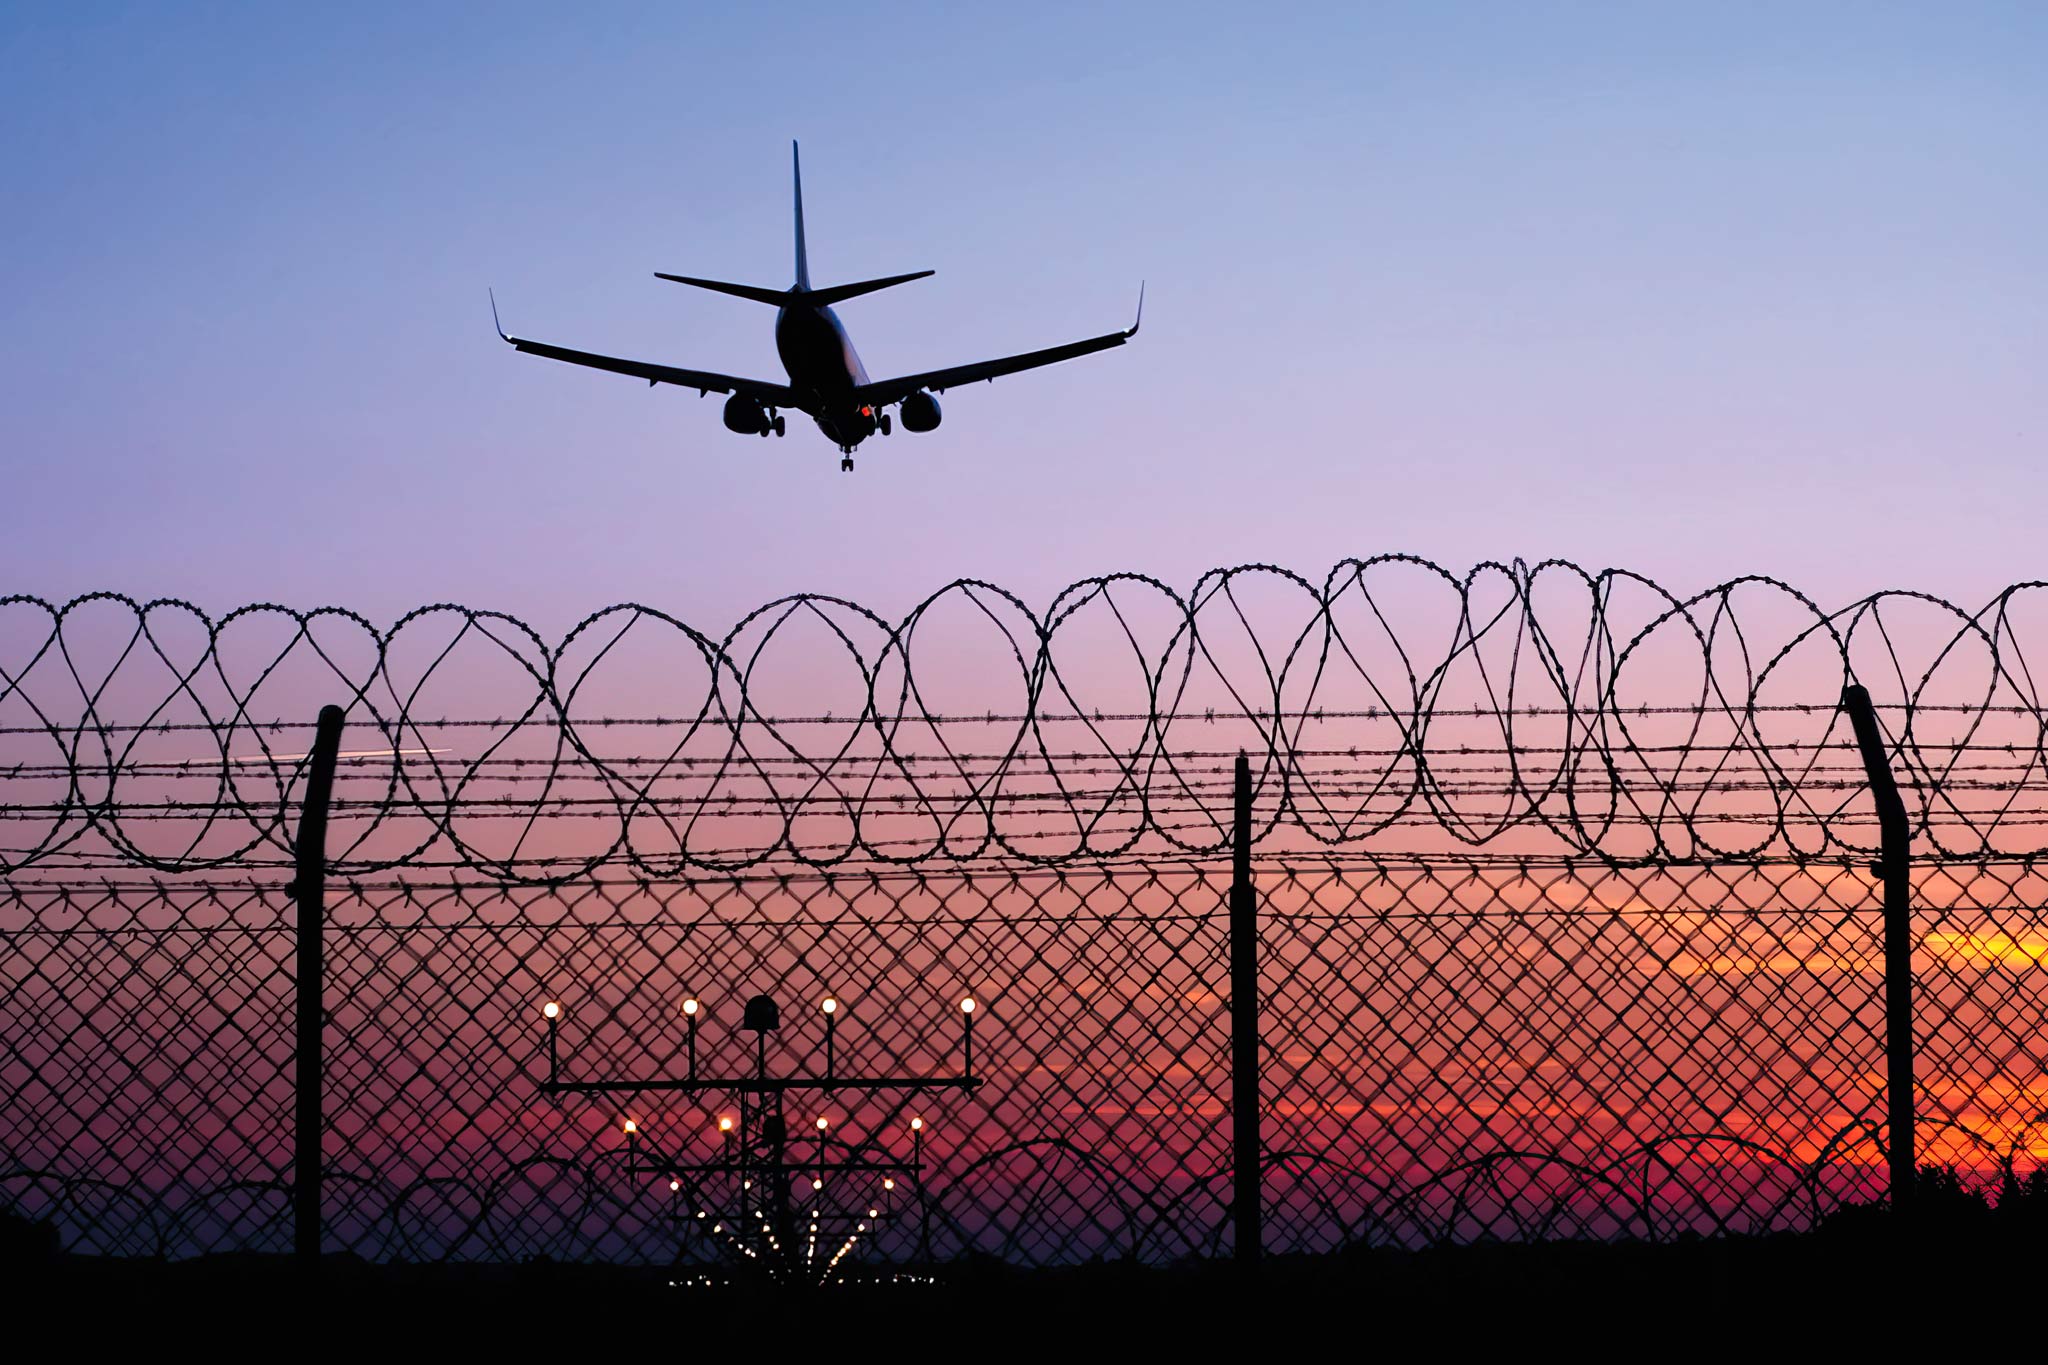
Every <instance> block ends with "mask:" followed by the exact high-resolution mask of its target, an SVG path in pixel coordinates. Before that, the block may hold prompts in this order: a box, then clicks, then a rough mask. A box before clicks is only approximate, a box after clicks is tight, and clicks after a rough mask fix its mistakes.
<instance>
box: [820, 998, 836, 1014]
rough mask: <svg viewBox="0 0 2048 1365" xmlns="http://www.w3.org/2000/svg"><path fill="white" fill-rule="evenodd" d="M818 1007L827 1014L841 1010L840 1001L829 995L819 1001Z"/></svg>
mask: <svg viewBox="0 0 2048 1365" xmlns="http://www.w3.org/2000/svg"><path fill="white" fill-rule="evenodd" d="M818 1008H819V1009H821V1010H823V1011H825V1013H827V1014H836V1013H838V1012H839V1002H838V1001H837V1000H836V999H834V998H833V997H831V996H829V995H828V996H826V997H825V998H824V999H823V1000H820V1001H819V1002H818Z"/></svg>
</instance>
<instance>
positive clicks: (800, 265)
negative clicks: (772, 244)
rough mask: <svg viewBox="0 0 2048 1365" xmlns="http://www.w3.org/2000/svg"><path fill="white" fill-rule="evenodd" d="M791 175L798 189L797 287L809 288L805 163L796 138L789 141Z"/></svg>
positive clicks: (791, 179) (809, 263) (792, 181)
mask: <svg viewBox="0 0 2048 1365" xmlns="http://www.w3.org/2000/svg"><path fill="white" fill-rule="evenodd" d="M789 175H790V181H791V183H792V184H793V185H794V186H795V190H796V287H797V288H798V289H809V288H810V287H811V260H810V257H809V256H808V255H806V254H805V252H804V163H803V158H802V157H801V156H800V155H799V154H798V152H797V147H796V139H794V138H791V139H790V143H789Z"/></svg>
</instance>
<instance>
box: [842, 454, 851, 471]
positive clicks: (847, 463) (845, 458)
mask: <svg viewBox="0 0 2048 1365" xmlns="http://www.w3.org/2000/svg"><path fill="white" fill-rule="evenodd" d="M839 472H840V473H842V474H851V473H852V472H853V456H851V455H841V456H840V457H839Z"/></svg>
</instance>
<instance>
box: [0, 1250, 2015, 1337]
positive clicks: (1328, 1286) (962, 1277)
mask: <svg viewBox="0 0 2048 1365" xmlns="http://www.w3.org/2000/svg"><path fill="white" fill-rule="evenodd" d="M688 1273H689V1272H683V1271H676V1272H669V1271H649V1270H622V1269H615V1268H608V1267H595V1266H572V1265H555V1264H545V1263H543V1264H528V1265H519V1266H373V1265H367V1264H364V1263H361V1262H357V1261H352V1260H347V1259H339V1258H336V1259H329V1260H328V1261H326V1262H324V1263H323V1264H322V1265H321V1266H320V1267H319V1269H318V1271H317V1273H315V1274H314V1275H312V1276H308V1275H306V1274H304V1273H303V1272H302V1271H301V1270H300V1268H298V1267H296V1266H294V1265H293V1264H291V1263H290V1262H288V1261H284V1260H281V1259H275V1258H266V1257H243V1256H222V1257H207V1258H201V1259H197V1260H190V1261H182V1262H172V1263H158V1262H149V1261H109V1260H96V1259H88V1258H76V1257H65V1256H58V1257H54V1258H50V1257H34V1258H30V1259H28V1260H22V1259H15V1260H14V1261H13V1263H12V1264H11V1265H8V1266H5V1267H0V1276H4V1282H0V1302H5V1303H8V1304H10V1305H11V1306H10V1308H9V1310H8V1317H9V1318H10V1319H11V1320H12V1321H13V1322H14V1323H16V1324H17V1325H19V1324H23V1323H27V1322H31V1321H33V1322H37V1323H39V1324H46V1325H56V1326H59V1327H60V1330H63V1329H64V1328H66V1327H68V1329H69V1336H68V1339H69V1340H70V1341H71V1342H72V1343H73V1344H74V1345H77V1344H83V1343H84V1342H87V1341H90V1342H92V1343H94V1347H93V1354H98V1353H100V1352H101V1351H111V1352H112V1353H114V1354H117V1355H125V1354H126V1352H125V1351H122V1350H119V1349H118V1348H117V1347H116V1346H115V1343H116V1342H117V1341H119V1340H122V1339H127V1340H131V1341H133V1340H140V1341H143V1342H146V1343H149V1344H150V1345H151V1346H153V1347H156V1348H159V1349H161V1350H164V1351H169V1352H171V1353H173V1354H174V1355H178V1356H182V1355H183V1353H184V1352H185V1351H187V1350H191V1349H194V1348H197V1349H200V1350H205V1351H208V1352H210V1353H211V1354H213V1355H216V1356H218V1357H220V1358H224V1359H243V1358H256V1357H258V1356H260V1357H262V1358H265V1359H276V1358H282V1359H287V1360H290V1359H323V1360H324V1359H333V1358H344V1357H348V1358H355V1357H359V1356H363V1355H370V1356H374V1357H377V1358H382V1359H390V1358H397V1359H415V1358H421V1359H424V1358H428V1357H429V1356H431V1357H434V1358H443V1359H446V1358H454V1359H464V1360H466V1359H481V1358H498V1357H513V1358H523V1359H535V1358H541V1359H550V1360H552V1359H604V1360H610V1361H634V1362H638V1361H642V1360H654V1359H692V1358H696V1357H697V1356H699V1355H700V1354H701V1353H702V1352H704V1351H706V1350H709V1349H711V1348H714V1347H716V1348H718V1349H719V1350H720V1352H721V1353H720V1354H719V1355H718V1356H717V1357H716V1358H717V1359H718V1360H720V1361H722V1362H723V1361H731V1362H734V1365H753V1361H755V1360H756V1359H759V1360H764V1361H765V1360H767V1359H778V1360H780V1359H794V1360H805V1361H822V1360H836V1359H845V1358H851V1359H856V1360H868V1359H878V1358H894V1359H899V1360H901V1359H915V1360H946V1361H957V1362H969V1361H975V1360H981V1359H990V1358H993V1359H1008V1358H1013V1357H1015V1356H1018V1355H1020V1354H1024V1353H1027V1352H1028V1353H1029V1354H1031V1355H1033V1356H1034V1357H1042V1356H1045V1355H1046V1354H1047V1353H1048V1352H1054V1351H1056V1352H1059V1353H1060V1354H1058V1355H1054V1356H1051V1357H1050V1358H1052V1359H1056V1360H1070V1359H1081V1360H1094V1359H1104V1358H1115V1359H1124V1358H1130V1357H1132V1356H1134V1355H1135V1356H1137V1357H1139V1358H1146V1359H1149V1358H1152V1355H1153V1352H1154V1351H1155V1350H1156V1351H1162V1352H1164V1351H1170V1352H1171V1353H1172V1354H1173V1355H1174V1356H1176V1357H1180V1356H1186V1355H1192V1356H1194V1357H1195V1358H1202V1357H1205V1356H1208V1355H1211V1354H1214V1353H1217V1352H1224V1351H1230V1352H1235V1351H1236V1350H1237V1349H1238V1348H1239V1347H1240V1346H1244V1345H1249V1346H1250V1348H1251V1350H1250V1354H1252V1355H1255V1356H1257V1357H1259V1358H1262V1359H1264V1358H1272V1359H1281V1360H1293V1359H1301V1358H1307V1359H1312V1360H1327V1359H1346V1360H1349V1359H1357V1358H1360V1357H1361V1356H1366V1355H1373V1354H1384V1353H1388V1352H1390V1351H1393V1350H1395V1349H1400V1350H1402V1351H1403V1353H1404V1354H1405V1353H1406V1352H1407V1351H1408V1350H1411V1349H1414V1348H1416V1347H1418V1346H1421V1347H1430V1346H1434V1347H1440V1348H1442V1349H1443V1351H1444V1352H1446V1353H1447V1354H1448V1355H1449V1356H1450V1357H1451V1358H1459V1357H1461V1356H1463V1355H1464V1354H1466V1353H1467V1352H1468V1351H1477V1350H1481V1349H1486V1350H1488V1352H1489V1353H1491V1349H1492V1348H1493V1347H1495V1346H1496V1345H1500V1344H1511V1345H1513V1346H1515V1347H1519V1348H1522V1349H1524V1350H1528V1349H1537V1350H1539V1353H1540V1354H1541V1355H1542V1356H1545V1357H1547V1356H1549V1355H1552V1354H1558V1353H1570V1354H1573V1355H1579V1356H1586V1357H1591V1358H1605V1357H1612V1356H1617V1355H1619V1356H1628V1357H1637V1358H1640V1357H1642V1356H1645V1355H1649V1356H1655V1357H1664V1356H1674V1355H1675V1356H1680V1357H1687V1356H1692V1355H1696V1354H1697V1355H1709V1354H1711V1355H1723V1356H1725V1355H1728V1354H1730V1353H1739V1354H1741V1355H1745V1356H1750V1355H1755V1356H1760V1357H1762V1358H1773V1357H1775V1356H1776V1355H1777V1354H1778V1350H1777V1348H1788V1349H1789V1348H1792V1347H1795V1346H1797V1347H1799V1348H1800V1349H1801V1352H1802V1353H1806V1352H1807V1351H1808V1349H1810V1348H1816V1347H1817V1348H1821V1349H1825V1348H1827V1347H1828V1346H1830V1345H1832V1346H1836V1347H1840V1346H1842V1345H1845V1344H1846V1343H1848V1342H1851V1341H1854V1342H1858V1343H1864V1344H1872V1343H1875V1344H1876V1345H1878V1346H1880V1347H1882V1346H1891V1347H1893V1348H1897V1347H1900V1346H1903V1345H1904V1344H1906V1343H1907V1342H1908V1341H1914V1342H1919V1341H1926V1340H1934V1341H1942V1340H1946V1341H1947V1342H1948V1347H1947V1349H1946V1350H1940V1351H1939V1352H1938V1353H1939V1354H1940V1355H1957V1354H1968V1355H1970V1356H1973V1357H1981V1356H1982V1354H1983V1353H1984V1351H1985V1350H1986V1349H1987V1348H1989V1347H1990V1346H1991V1345H1992V1344H1993V1343H1994V1342H2004V1341H2010V1342H2011V1343H2012V1344H2013V1349H2016V1350H2017V1351H2018V1352H2019V1354H2018V1355H2017V1356H2015V1357H2013V1358H2014V1359H2041V1358H2044V1356H2048V1242H2044V1240H2043V1239H2041V1238H2039V1237H2036V1236H2034V1235H2032V1230H2031V1229H2030V1230H2029V1235H2025V1236H2012V1235H1999V1236H1994V1237H1982V1238H1978V1237H1970V1238H1962V1239H1958V1238H1956V1237H1952V1236H1939V1237H1919V1238H1903V1237H1899V1236H1896V1235H1895V1233H1894V1230H1893V1229H1891V1228H1888V1227H1885V1226H1882V1225H1878V1226H1873V1227H1867V1228H1862V1229H1855V1230H1852V1231H1849V1232H1844V1233H1835V1232H1826V1231H1824V1232H1822V1233H1818V1234H1811V1235H1805V1236H1776V1237H1764V1238H1735V1239H1721V1240H1712V1241H1686V1242H1679V1243H1676V1244H1670V1245H1646V1244H1640V1243H1637V1244H1618V1245H1608V1244H1598V1243H1584V1242H1552V1243H1540V1244H1525V1245H1499V1246H1476V1247H1457V1248H1444V1249H1440V1250H1431V1251H1421V1252H1391V1251H1369V1252H1357V1253H1347V1254H1341V1255H1333V1256H1326V1257H1315V1258H1285V1257H1283V1258H1276V1259H1273V1260H1271V1261H1269V1262H1268V1263H1267V1264H1266V1265H1265V1267H1264V1268H1263V1270H1262V1272H1261V1273H1260V1275H1259V1276H1258V1278H1257V1279H1256V1281H1254V1282H1252V1283H1250V1284H1247V1283H1245V1282H1244V1281H1243V1280H1242V1279H1241V1278H1240V1277H1239V1275H1238V1274H1237V1273H1236V1271H1235V1270H1234V1268H1233V1267H1230V1266H1228V1265H1222V1264H1201V1265H1186V1266H1176V1267H1164V1268H1156V1269H1143V1268H1134V1267H1130V1266H1123V1265H1111V1264H1104V1265H1086V1266H1077V1267H1072V1268H1067V1269H1058V1270H1035V1271H1019V1270H1013V1269H1008V1268H1005V1267H1001V1266H995V1265H976V1264H968V1265H951V1266H941V1267H938V1268H937V1278H938V1283H936V1284H923V1283H900V1282H899V1283H879V1284H878V1283H867V1284H847V1285H833V1286H829V1287H826V1288H821V1289H814V1290H808V1291H790V1290H779V1291H778V1290H774V1289H769V1288H762V1287H747V1286H738V1285H727V1286H714V1287H705V1286H703V1285H701V1284H700V1285H689V1286H686V1285H682V1284H679V1283H677V1281H678V1280H680V1279H683V1278H686V1277H687V1275H688ZM698 1273H701V1272H698ZM5 1345H6V1337H5V1336H4V1335H0V1354H4V1353H5ZM727 1350H730V1351H733V1352H736V1354H725V1353H724V1352H726V1351H727ZM17 1358H21V1359H26V1358H29V1357H26V1356H21V1357H17ZM43 1358H48V1357H43ZM2000 1358H2002V1357H2000Z"/></svg>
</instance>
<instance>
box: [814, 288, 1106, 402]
mask: <svg viewBox="0 0 2048 1365" xmlns="http://www.w3.org/2000/svg"><path fill="white" fill-rule="evenodd" d="M1144 320H1145V290H1144V288H1143V287H1142V286H1141V287H1140V288H1139V290H1138V316H1137V319H1136V321H1134V322H1132V323H1131V325H1130V328H1129V330H1127V331H1122V332H1110V333H1107V334H1106V335H1103V336H1099V337H1090V338H1088V339H1087V340H1086V341H1070V342H1068V343H1067V344H1066V345H1064V346H1048V347H1046V348H1045V349H1044V350H1042V351H1026V352H1025V353H1024V354H1022V355H1010V356H1004V357H1003V358H1002V359H1000V360H983V361H979V362H977V363H975V364H972V365H955V366H953V367H952V368H951V369H945V370H926V371H925V372H924V373H923V374H906V375H904V376H902V377H901V378H898V379H884V380H881V381H880V382H878V383H874V384H863V385H861V386H860V387H859V388H858V389H856V390H854V392H855V393H856V394H857V395H858V396H859V398H860V400H861V401H862V402H863V403H872V404H875V405H877V406H880V405H884V404H888V403H895V402H899V401H901V400H902V399H905V398H908V397H909V396H910V395H911V394H913V393H916V392H917V391H918V390H919V389H930V390H931V391H932V392H934V393H943V392H944V391H945V390H947V389H950V388H954V387H956V386H958V385H961V384H973V383H977V382H979V381H981V380H984V379H1000V378H1002V377H1003V376H1004V375H1006V374H1016V373H1017V372H1018V371H1020V370H1035V369H1037V368H1038V367H1039V366H1040V365H1057V364H1058V363H1059V362H1060V361H1062V360H1073V359H1075V358H1076V357H1079V356H1084V355H1093V354H1095V352H1097V351H1106V350H1108V349H1109V348H1110V347H1112V346H1121V345H1123V344H1124V343H1125V342H1126V341H1129V340H1130V339H1131V338H1132V337H1134V336H1136V335H1137V334H1138V325H1139V323H1142V322H1143V321H1144Z"/></svg>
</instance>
